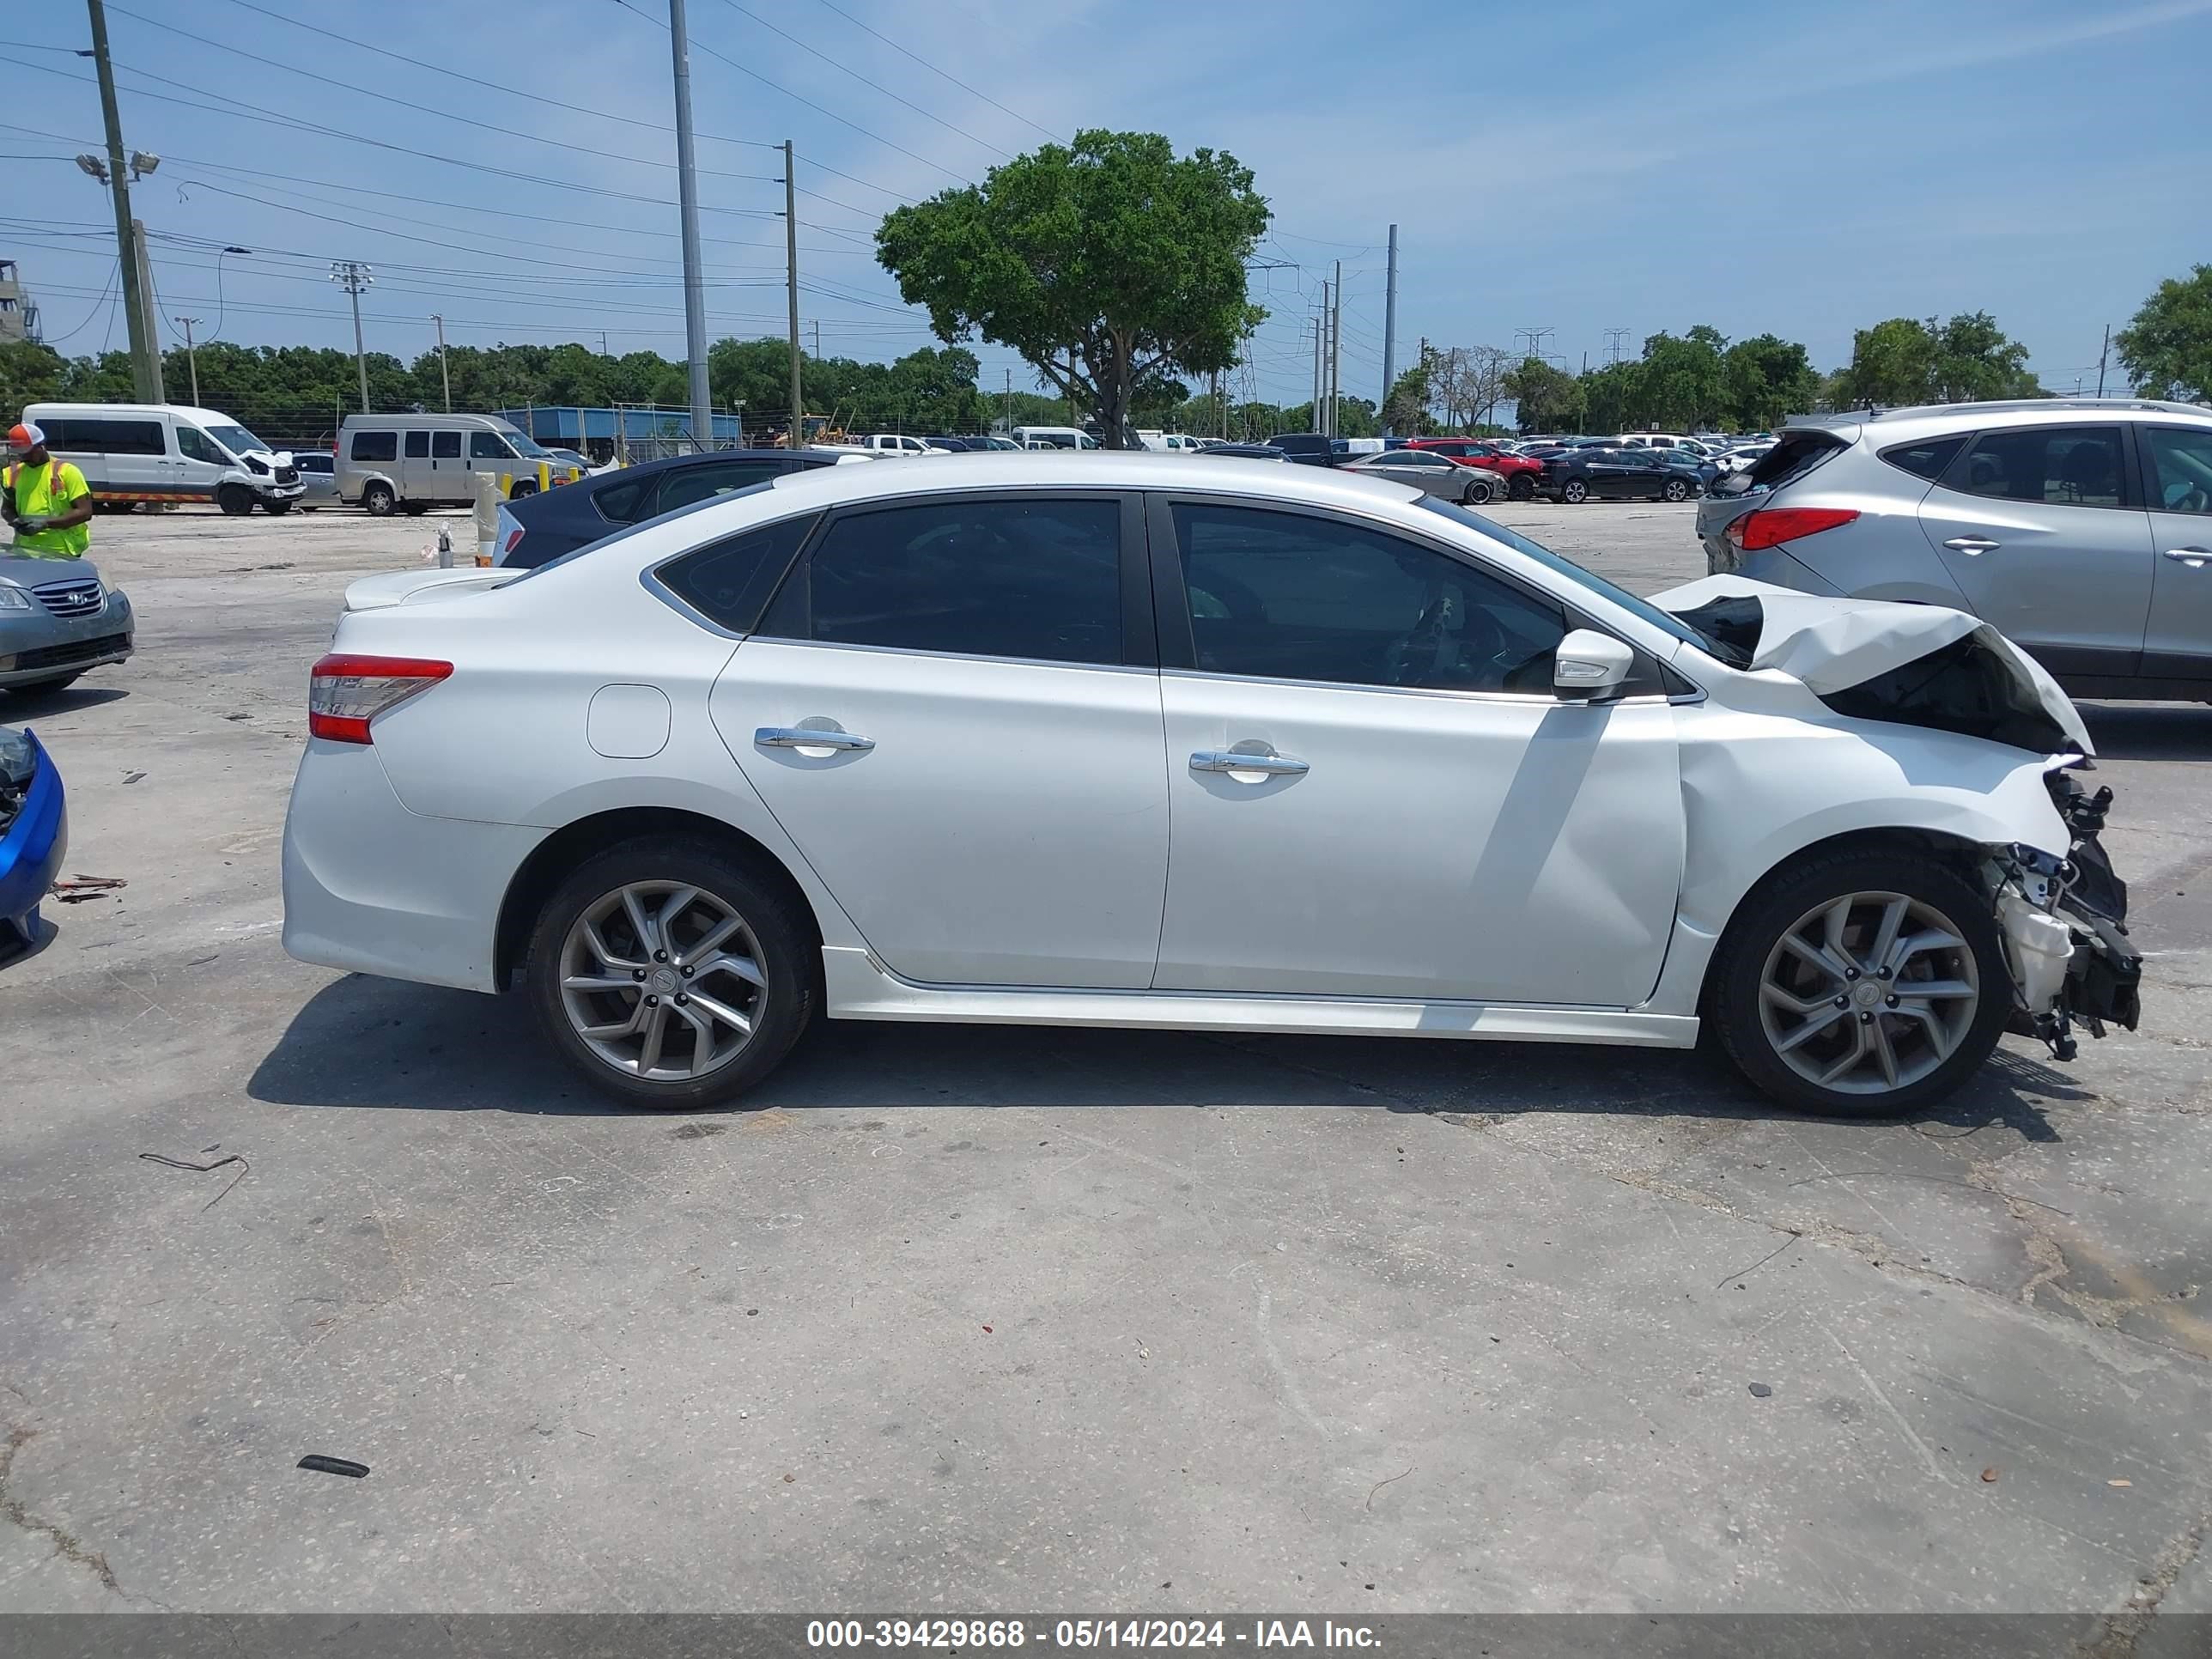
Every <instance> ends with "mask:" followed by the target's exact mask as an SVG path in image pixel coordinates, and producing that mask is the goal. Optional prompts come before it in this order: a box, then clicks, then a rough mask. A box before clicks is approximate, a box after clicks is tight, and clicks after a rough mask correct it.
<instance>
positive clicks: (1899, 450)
mask: <svg viewBox="0 0 2212 1659" xmlns="http://www.w3.org/2000/svg"><path fill="white" fill-rule="evenodd" d="M1964 447H1966V435H1964V434H1963V433H1961V434H1960V435H1958V436H1957V437H1953V438H1930V439H1929V440H1928V441H1926V442H1925V443H1917V444H1892V445H1891V446H1890V447H1888V448H1887V449H1885V450H1881V451H1880V452H1879V453H1880V454H1881V459H1884V460H1885V461H1887V462H1888V463H1889V464H1890V465H1892V466H1895V467H1902V468H1903V469H1904V470H1905V471H1907V472H1910V473H1911V475H1912V476H1913V477H1916V478H1925V479H1927V480H1928V482H1929V483H1935V482H1936V479H1938V478H1940V477H1942V476H1943V469H1944V468H1945V467H1947V466H1948V465H1951V460H1952V458H1953V457H1954V456H1955V455H1956V454H1957V453H1959V452H1960V450H1961V449H1962V448H1964Z"/></svg>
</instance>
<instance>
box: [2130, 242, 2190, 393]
mask: <svg viewBox="0 0 2212 1659" xmlns="http://www.w3.org/2000/svg"><path fill="white" fill-rule="evenodd" d="M2112 343H2113V344H2114V345H2116V346H2118V348H2119V349H2120V362H2121V363H2122V364H2123V365H2124V367H2125V368H2126V369H2127V371H2128V374H2129V375H2130V378H2131V379H2132V380H2134V382H2135V389H2136V391H2137V392H2142V394H2143V395H2144V396H2145V397H2148V398H2186V399H2188V400H2190V401H2192V402H2196V403H2212V265H2194V266H2191V269H2190V272H2189V275H2188V276H2169V277H2167V278H2166V280H2165V281H2164V282H2162V283H2160V284H2159V285H2158V288H2157V289H2156V291H2154V293H2153V294H2152V295H2151V296H2150V298H2148V300H2145V301H2143V302H2142V307H2141V308H2140V309H2139V310H2137V311H2136V314H2135V316H2134V318H2133V319H2130V322H2129V324H2128V325H2127V326H2126V327H2125V328H2124V329H2122V330H2121V331H2119V332H2118V334H2115V335H2114V336H2113V337H2112Z"/></svg>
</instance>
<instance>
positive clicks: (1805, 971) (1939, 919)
mask: <svg viewBox="0 0 2212 1659" xmlns="http://www.w3.org/2000/svg"><path fill="white" fill-rule="evenodd" d="M1980 1006H1981V975H1980V971H1979V969H1978V967H1977V966H1976V964H1975V960H1974V952H1973V950H1972V946H1970V945H1968V944H1967V943H1966V939H1965V937H1964V935H1963V934H1961V933H1960V931H1959V929H1958V927H1956V926H1955V925H1954V923H1953V922H1952V921H1951V920H1950V918H1949V917H1948V916H1946V915H1943V913H1942V911H1940V910H1938V909H1937V908H1936V907H1935V906H1933V905H1931V904H1929V902H1927V901H1925V900H1924V899H1917V898H1910V897H1907V896H1905V895H1904V894H1902V893H1850V894H1846V895H1844V896H1841V897H1838V898H1833V899H1828V900H1825V901H1823V902H1821V903H1820V904H1819V905H1817V906H1815V907H1814V908H1812V909H1810V910H1808V911H1807V912H1806V913H1805V914H1804V915H1802V916H1800V917H1799V918H1798V919H1797V921H1796V922H1795V923H1793V924H1792V925H1791V926H1790V927H1789V928H1788V929H1787V930H1785V931H1784V933H1783V934H1782V936H1781V937H1780V938H1779V939H1777V940H1776V941H1775V944H1774V948H1773V949H1772V950H1771V951H1768V952H1767V955H1766V962H1765V966H1764V967H1763V968H1762V969H1760V972H1759V1025H1760V1027H1761V1029H1762V1030H1764V1031H1765V1036H1766V1040H1767V1042H1768V1044H1769V1045H1770V1046H1771V1048H1772V1049H1773V1051H1774V1054H1775V1055H1776V1057H1777V1058H1778V1059H1779V1060H1781V1061H1782V1062H1783V1064H1784V1065H1785V1066H1789V1067H1790V1070H1791V1071H1793V1072H1795V1073H1797V1075H1798V1076H1800V1077H1802V1078H1803V1079H1806V1080H1807V1081H1808V1082H1809V1083H1812V1084H1814V1085H1817V1086H1818V1087H1820V1088H1822V1089H1831V1090H1834V1091H1837V1092H1838V1093H1842V1094H1858V1095H1881V1094H1887V1093H1889V1092H1891V1091H1893V1090H1897V1089H1902V1088H1905V1087H1907V1086H1909V1085H1911V1084H1914V1083H1917V1082H1918V1081H1919V1080H1920V1079H1922V1078H1923V1077H1925V1076H1927V1075H1928V1074H1929V1073H1930V1072H1932V1071H1934V1070H1935V1069H1936V1067H1937V1066H1941V1065H1942V1063H1943V1062H1944V1060H1947V1059H1948V1058H1949V1057H1950V1055H1951V1054H1952V1052H1953V1051H1954V1049H1956V1048H1957V1047H1958V1046H1959V1044H1960V1042H1962V1041H1964V1040H1965V1038H1966V1035H1967V1033H1968V1032H1970V1031H1971V1030H1972V1029H1973V1025H1974V1017H1975V1014H1976V1012H1977V1011H1978V1009H1979V1007H1980Z"/></svg>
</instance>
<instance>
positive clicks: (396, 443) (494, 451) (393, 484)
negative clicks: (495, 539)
mask: <svg viewBox="0 0 2212 1659" xmlns="http://www.w3.org/2000/svg"><path fill="white" fill-rule="evenodd" d="M337 456H338V459H337V484H338V499H339V500H340V501H343V502H344V503H345V504H346V505H347V506H349V507H361V508H362V509H363V510H365V511H366V512H368V513H370V514H371V515H373V516H374V517H376V518H384V517H386V516H387V515H389V514H391V513H422V512H426V511H428V509H429V508H431V507H467V506H469V505H471V503H472V502H473V501H475V500H476V475H477V473H479V472H483V473H489V475H491V476H492V477H495V478H500V479H502V480H504V481H505V482H504V483H503V484H502V486H501V488H502V489H503V491H504V493H505V495H506V496H507V499H508V500H510V501H520V500H521V499H522V498H523V497H524V496H526V495H536V494H537V493H538V489H539V488H540V487H541V484H550V483H567V482H569V481H570V480H572V479H574V478H575V477H579V476H580V474H579V473H578V471H577V470H576V469H575V468H574V467H573V466H570V465H566V464H565V463H563V462H560V461H556V459H554V458H553V455H552V453H551V452H550V450H548V449H546V448H545V447H544V446H543V445H541V444H540V443H538V441H537V440H536V439H534V438H532V437H530V436H529V435H527V434H526V433H525V432H524V431H523V430H522V428H520V427H518V426H516V425H515V424H514V423H513V422H512V421H506V420H502V419H501V418H500V417H499V416H496V415H424V414H414V415H349V416H346V417H345V420H344V421H343V422H342V423H341V424H340V426H339V428H338V445H337Z"/></svg>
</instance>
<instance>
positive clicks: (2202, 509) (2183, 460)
mask: <svg viewBox="0 0 2212 1659" xmlns="http://www.w3.org/2000/svg"><path fill="white" fill-rule="evenodd" d="M2140 430H2141V433H2142V437H2143V438H2144V440H2145V441H2148V444H2149V446H2150V466H2151V476H2152V478H2153V480H2154V488H2155V489H2156V490H2157V492H2158V495H2157V498H2156V499H2155V500H2154V501H2152V503H2151V505H2152V506H2153V507H2155V508H2157V510H2158V511H2160V512H2161V513H2212V431H2200V430H2193V429H2185V428H2180V427H2171V426H2154V427H2147V428H2140Z"/></svg>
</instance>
